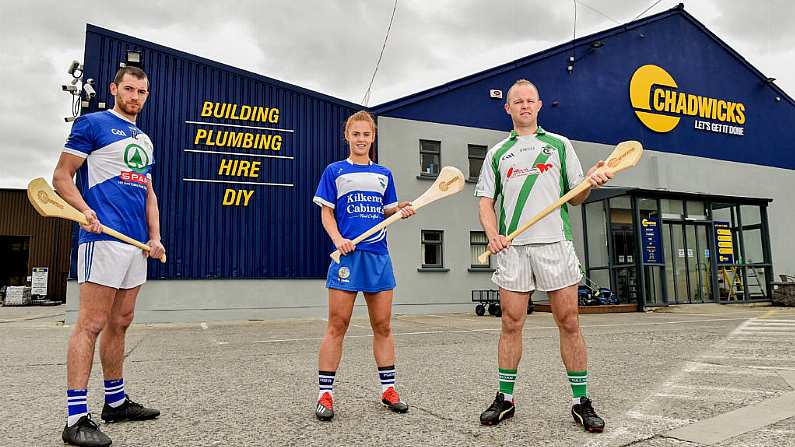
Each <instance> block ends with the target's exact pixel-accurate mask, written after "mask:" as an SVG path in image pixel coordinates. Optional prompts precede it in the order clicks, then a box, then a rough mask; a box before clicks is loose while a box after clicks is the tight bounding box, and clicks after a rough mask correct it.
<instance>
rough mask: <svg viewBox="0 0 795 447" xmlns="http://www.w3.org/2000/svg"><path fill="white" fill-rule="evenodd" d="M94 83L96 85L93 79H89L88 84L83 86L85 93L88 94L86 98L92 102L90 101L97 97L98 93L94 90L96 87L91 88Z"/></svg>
mask: <svg viewBox="0 0 795 447" xmlns="http://www.w3.org/2000/svg"><path fill="white" fill-rule="evenodd" d="M93 83H94V80H93V79H88V80H86V82H85V83H84V84H83V91H84V92H86V97H87V98H88V99H89V100H90V99H92V98H94V97H95V96H97V91H96V90H94V87H92V86H91V84H93Z"/></svg>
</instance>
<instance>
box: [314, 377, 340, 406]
mask: <svg viewBox="0 0 795 447" xmlns="http://www.w3.org/2000/svg"><path fill="white" fill-rule="evenodd" d="M336 373H337V372H336V371H318V372H317V378H318V382H319V384H320V391H319V392H318V394H317V398H318V400H319V399H320V398H321V397H322V396H323V394H325V393H329V394H331V397H334V376H335V375H336Z"/></svg>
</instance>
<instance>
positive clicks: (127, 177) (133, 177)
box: [119, 171, 146, 185]
mask: <svg viewBox="0 0 795 447" xmlns="http://www.w3.org/2000/svg"><path fill="white" fill-rule="evenodd" d="M119 178H120V179H121V181H123V182H131V183H140V184H141V185H146V175H145V174H139V173H137V172H132V171H121V174H119Z"/></svg>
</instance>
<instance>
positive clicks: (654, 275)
mask: <svg viewBox="0 0 795 447" xmlns="http://www.w3.org/2000/svg"><path fill="white" fill-rule="evenodd" d="M662 271H663V269H662V267H657V266H653V265H647V266H645V267H644V272H645V275H646V304H648V305H650V306H661V305H664V304H665V300H664V298H663V293H662V282H663V281H664V279H663V277H662V276H663V275H662Z"/></svg>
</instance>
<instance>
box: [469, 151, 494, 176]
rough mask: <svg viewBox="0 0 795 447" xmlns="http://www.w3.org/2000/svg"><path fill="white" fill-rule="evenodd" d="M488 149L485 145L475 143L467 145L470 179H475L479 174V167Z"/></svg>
mask: <svg viewBox="0 0 795 447" xmlns="http://www.w3.org/2000/svg"><path fill="white" fill-rule="evenodd" d="M488 150H489V148H488V147H486V146H479V145H476V144H469V145H467V153H468V154H469V179H470V180H477V178H478V177H479V176H480V168H481V167H482V166H483V160H484V159H485V158H486V151H488Z"/></svg>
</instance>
